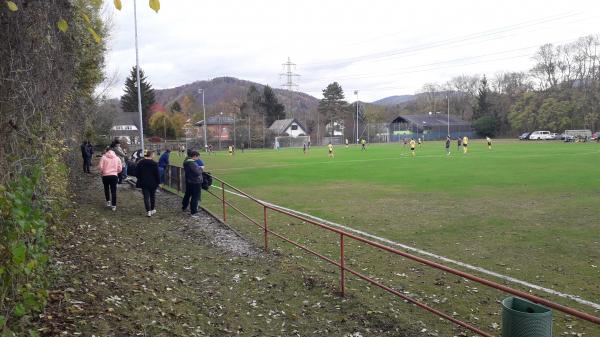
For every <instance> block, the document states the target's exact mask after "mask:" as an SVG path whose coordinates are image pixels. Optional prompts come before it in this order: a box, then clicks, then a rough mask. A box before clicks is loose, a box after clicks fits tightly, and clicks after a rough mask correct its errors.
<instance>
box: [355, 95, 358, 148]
mask: <svg viewBox="0 0 600 337" xmlns="http://www.w3.org/2000/svg"><path fill="white" fill-rule="evenodd" d="M354 94H355V95H356V144H358V90H354Z"/></svg>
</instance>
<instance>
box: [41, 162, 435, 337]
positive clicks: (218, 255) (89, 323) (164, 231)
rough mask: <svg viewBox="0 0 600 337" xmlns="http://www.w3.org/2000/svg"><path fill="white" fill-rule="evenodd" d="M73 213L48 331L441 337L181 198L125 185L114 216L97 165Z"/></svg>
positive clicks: (62, 232)
mask: <svg viewBox="0 0 600 337" xmlns="http://www.w3.org/2000/svg"><path fill="white" fill-rule="evenodd" d="M72 182H73V184H72V186H73V188H72V190H73V204H72V208H73V210H72V212H71V216H70V218H69V219H68V220H67V222H65V223H64V224H63V225H61V226H59V227H58V228H56V229H54V231H53V233H52V237H53V240H54V245H53V247H54V248H53V252H52V255H53V259H52V268H51V269H52V272H51V274H50V275H49V277H50V279H51V282H52V284H53V287H52V290H51V292H50V298H49V303H48V306H47V309H46V311H45V312H44V313H43V314H42V315H40V326H41V328H40V330H39V331H40V333H41V335H43V336H58V335H61V336H236V335H241V336H354V337H359V336H437V335H438V334H437V333H435V332H431V330H427V329H426V328H425V327H424V326H423V324H422V323H421V322H419V321H410V323H408V320H407V319H405V318H402V317H400V318H399V317H398V316H396V317H394V316H392V315H391V314H389V313H384V312H381V311H375V310H373V309H371V308H368V307H367V306H365V305H363V304H361V303H360V301H359V300H357V299H354V300H353V298H352V297H345V298H342V297H339V296H338V295H336V290H335V288H334V287H332V285H331V283H330V282H326V281H323V280H322V279H321V278H320V277H319V275H318V274H316V273H314V272H310V271H306V270H302V269H301V268H299V267H297V266H295V265H294V264H293V263H292V262H290V261H287V260H285V258H283V257H280V256H277V255H273V254H264V253H263V252H262V250H260V249H259V248H257V247H255V246H254V245H253V244H251V243H249V242H248V241H246V240H244V238H242V237H240V236H238V235H237V234H236V233H235V232H233V231H231V230H229V229H228V228H227V227H225V226H223V225H222V224H221V223H219V222H217V221H215V220H214V219H213V218H211V217H210V216H209V215H208V214H206V213H204V212H203V213H202V216H201V217H200V218H199V219H192V218H191V217H190V216H189V214H186V213H183V212H182V211H181V206H180V198H179V197H177V196H174V195H172V194H169V193H167V192H162V193H160V194H158V195H157V211H158V212H157V214H156V215H154V216H153V217H151V218H148V217H146V215H145V210H144V206H143V201H142V196H141V193H140V192H139V191H138V190H136V189H135V188H133V187H131V186H130V185H128V184H123V185H119V188H118V198H117V200H118V205H117V210H116V211H115V212H113V211H111V210H110V208H107V207H106V205H105V201H104V195H103V191H102V186H101V181H100V177H99V175H98V174H97V173H93V174H90V175H84V174H80V173H73V175H72Z"/></svg>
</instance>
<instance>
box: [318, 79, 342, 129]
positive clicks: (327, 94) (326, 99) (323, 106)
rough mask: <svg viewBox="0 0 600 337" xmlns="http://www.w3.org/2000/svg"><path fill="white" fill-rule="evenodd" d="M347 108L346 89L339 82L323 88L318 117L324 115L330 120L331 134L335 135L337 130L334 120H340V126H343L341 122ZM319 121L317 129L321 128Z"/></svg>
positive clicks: (326, 119)
mask: <svg viewBox="0 0 600 337" xmlns="http://www.w3.org/2000/svg"><path fill="white" fill-rule="evenodd" d="M347 108H348V103H347V102H346V101H345V100H344V90H342V87H341V86H340V85H339V84H338V83H337V82H333V83H331V84H329V85H328V86H327V88H325V89H323V98H322V99H321V100H320V101H319V107H318V113H317V117H320V116H322V117H323V119H324V120H325V121H329V123H330V125H331V127H330V132H329V134H330V135H332V136H333V133H334V131H335V130H334V129H335V127H334V122H338V126H341V125H340V123H339V122H340V120H341V119H342V118H343V115H344V112H345V111H346V110H347ZM319 120H320V118H319ZM319 122H320V121H318V122H317V129H319ZM317 137H319V135H317Z"/></svg>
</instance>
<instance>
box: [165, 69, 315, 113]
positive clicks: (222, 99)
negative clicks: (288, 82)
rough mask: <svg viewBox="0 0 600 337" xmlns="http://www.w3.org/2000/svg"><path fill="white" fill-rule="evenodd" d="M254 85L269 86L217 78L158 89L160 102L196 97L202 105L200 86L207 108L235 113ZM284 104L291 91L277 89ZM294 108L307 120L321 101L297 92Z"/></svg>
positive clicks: (258, 87) (208, 109)
mask: <svg viewBox="0 0 600 337" xmlns="http://www.w3.org/2000/svg"><path fill="white" fill-rule="evenodd" d="M252 85H254V86H255V87H256V88H257V89H258V90H259V91H260V92H262V90H263V88H264V87H265V85H263V84H260V83H255V82H251V81H246V80H240V79H237V78H234V77H217V78H214V79H212V80H210V81H196V82H193V83H189V84H184V85H181V86H178V87H175V88H170V89H157V90H155V97H156V102H158V103H160V104H162V105H164V106H165V107H168V106H170V105H171V104H173V102H175V101H178V102H179V103H180V104H183V103H184V100H188V101H189V100H190V98H191V99H192V100H193V103H194V104H198V105H201V104H202V94H201V93H199V89H204V103H205V105H206V109H207V111H210V112H211V113H214V112H221V111H222V112H231V111H233V110H234V109H236V106H237V107H239V105H240V104H241V103H243V102H244V101H245V100H246V95H247V93H248V90H249V89H250V87H251V86H252ZM273 91H274V92H275V94H276V95H277V99H278V100H279V102H280V103H282V104H284V105H285V107H286V111H287V110H288V107H289V104H290V103H289V102H290V92H289V91H287V90H282V89H277V88H273ZM292 95H293V99H292V102H293V107H292V112H293V113H294V117H298V118H301V119H304V118H305V116H306V114H308V113H309V112H310V111H315V110H316V108H317V105H318V104H319V100H318V99H317V98H315V97H313V96H310V95H308V94H305V93H302V92H293V93H292Z"/></svg>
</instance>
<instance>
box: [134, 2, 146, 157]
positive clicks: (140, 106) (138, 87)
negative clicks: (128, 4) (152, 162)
mask: <svg viewBox="0 0 600 337" xmlns="http://www.w3.org/2000/svg"><path fill="white" fill-rule="evenodd" d="M136 3H137V1H136V0H133V22H134V26H135V73H136V81H137V98H138V115H139V118H140V145H141V146H142V153H144V120H143V118H142V89H141V88H140V61H139V51H138V31H137V6H136Z"/></svg>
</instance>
